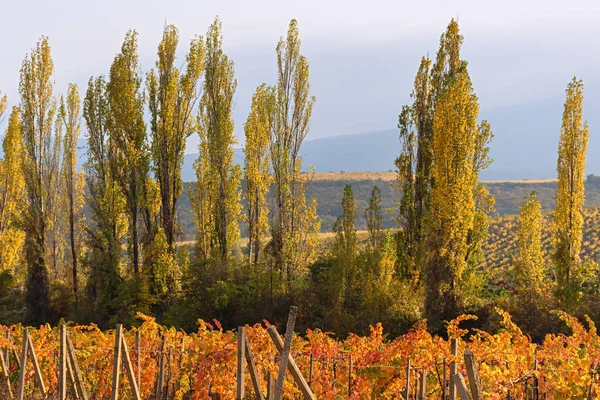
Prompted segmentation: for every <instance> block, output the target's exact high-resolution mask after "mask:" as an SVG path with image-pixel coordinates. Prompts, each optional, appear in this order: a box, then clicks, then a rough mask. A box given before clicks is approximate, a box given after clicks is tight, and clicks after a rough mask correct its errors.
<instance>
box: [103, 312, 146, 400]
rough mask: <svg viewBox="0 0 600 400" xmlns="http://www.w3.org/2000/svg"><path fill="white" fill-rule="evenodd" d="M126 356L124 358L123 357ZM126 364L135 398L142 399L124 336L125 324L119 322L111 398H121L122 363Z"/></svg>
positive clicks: (116, 332) (115, 399)
mask: <svg viewBox="0 0 600 400" xmlns="http://www.w3.org/2000/svg"><path fill="white" fill-rule="evenodd" d="M123 355H124V356H125V359H124V360H123V359H122V357H123ZM122 363H124V364H125V370H126V372H127V379H128V380H129V386H130V388H131V393H132V394H133V398H134V399H136V400H141V397H140V391H139V389H138V386H137V382H136V379H135V373H134V372H133V366H132V365H131V359H130V358H129V350H128V349H127V343H126V342H125V338H124V337H123V325H121V324H117V328H116V330H115V356H114V361H113V380H112V383H113V386H112V394H111V397H110V398H111V400H117V399H118V398H119V377H120V375H121V364H122Z"/></svg>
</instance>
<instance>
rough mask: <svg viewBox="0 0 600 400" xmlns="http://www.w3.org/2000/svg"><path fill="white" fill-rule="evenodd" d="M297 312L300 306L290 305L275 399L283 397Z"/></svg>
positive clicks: (278, 399)
mask: <svg viewBox="0 0 600 400" xmlns="http://www.w3.org/2000/svg"><path fill="white" fill-rule="evenodd" d="M297 312H298V307H296V306H291V307H290V313H289V315H288V320H287V324H286V327H285V340H284V342H283V348H282V349H281V350H280V354H281V357H280V360H279V372H278V373H277V380H276V381H275V400H281V398H282V397H283V382H284V381H285V370H286V369H287V365H288V362H289V358H290V349H291V347H292V338H293V337H294V326H295V325H296V313H297Z"/></svg>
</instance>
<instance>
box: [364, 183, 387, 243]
mask: <svg viewBox="0 0 600 400" xmlns="http://www.w3.org/2000/svg"><path fill="white" fill-rule="evenodd" d="M365 220H366V221H367V232H369V244H370V245H371V250H372V251H373V252H375V251H376V250H377V249H378V248H379V244H380V243H381V240H382V239H383V237H384V232H383V215H381V190H379V188H378V187H377V186H373V190H372V191H371V198H370V199H369V205H368V206H367V208H366V209H365Z"/></svg>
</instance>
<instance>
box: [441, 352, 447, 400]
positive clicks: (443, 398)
mask: <svg viewBox="0 0 600 400" xmlns="http://www.w3.org/2000/svg"><path fill="white" fill-rule="evenodd" d="M442 364H443V366H444V367H443V368H444V372H443V381H442V400H446V395H447V394H446V382H447V377H446V357H444V361H443V363H442Z"/></svg>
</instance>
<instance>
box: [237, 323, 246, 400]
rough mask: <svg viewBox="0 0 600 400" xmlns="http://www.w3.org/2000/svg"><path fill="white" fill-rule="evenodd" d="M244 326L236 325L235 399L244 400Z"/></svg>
mask: <svg viewBox="0 0 600 400" xmlns="http://www.w3.org/2000/svg"><path fill="white" fill-rule="evenodd" d="M244 333H245V331H244V327H243V326H238V340H237V342H238V350H237V374H236V383H237V390H236V399H237V400H244V397H245V395H246V393H245V387H244V383H245V382H244V380H245V370H244V359H245V355H246V348H245V347H246V341H245V340H244Z"/></svg>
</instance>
